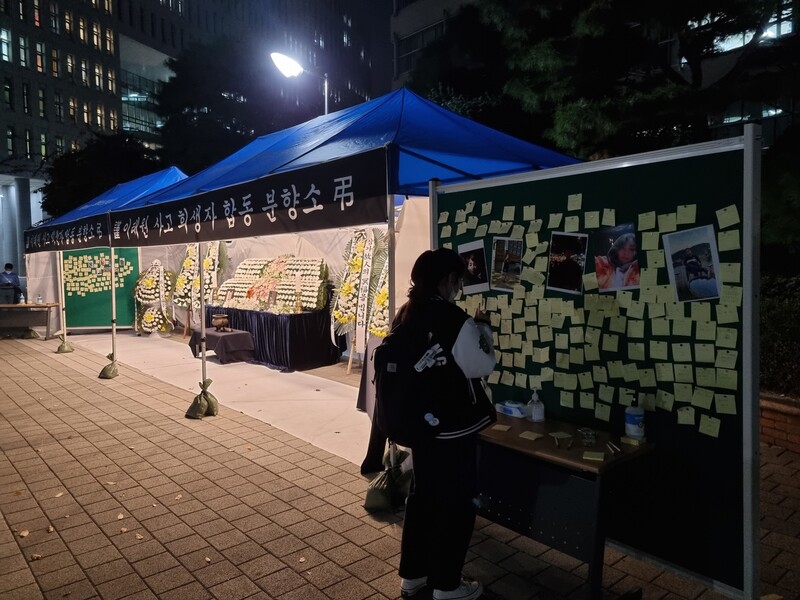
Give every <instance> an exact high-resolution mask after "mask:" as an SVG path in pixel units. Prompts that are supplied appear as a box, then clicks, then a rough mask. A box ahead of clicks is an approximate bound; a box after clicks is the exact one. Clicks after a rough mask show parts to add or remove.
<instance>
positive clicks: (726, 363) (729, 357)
mask: <svg viewBox="0 0 800 600" xmlns="http://www.w3.org/2000/svg"><path fill="white" fill-rule="evenodd" d="M738 358H739V352H737V351H736V350H725V349H724V348H723V349H720V351H719V352H717V356H716V360H715V361H714V366H715V367H719V368H720V369H735V368H736V361H737V360H738Z"/></svg>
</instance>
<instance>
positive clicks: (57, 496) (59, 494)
mask: <svg viewBox="0 0 800 600" xmlns="http://www.w3.org/2000/svg"><path fill="white" fill-rule="evenodd" d="M63 495H64V492H58V493H57V494H56V498H61V496H63Z"/></svg>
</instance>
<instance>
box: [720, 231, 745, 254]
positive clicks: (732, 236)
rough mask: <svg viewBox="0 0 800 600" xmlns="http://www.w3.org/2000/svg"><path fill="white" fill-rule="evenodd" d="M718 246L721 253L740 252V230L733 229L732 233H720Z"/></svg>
mask: <svg viewBox="0 0 800 600" xmlns="http://www.w3.org/2000/svg"><path fill="white" fill-rule="evenodd" d="M717 246H718V247H719V251H720V252H726V251H728V250H738V249H739V248H741V244H740V243H739V230H738V229H732V230H731V231H720V232H719V233H718V234H717Z"/></svg>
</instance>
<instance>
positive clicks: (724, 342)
mask: <svg viewBox="0 0 800 600" xmlns="http://www.w3.org/2000/svg"><path fill="white" fill-rule="evenodd" d="M738 337H739V334H738V331H737V330H736V329H734V328H733V327H717V346H719V347H720V348H736V341H737V338H738Z"/></svg>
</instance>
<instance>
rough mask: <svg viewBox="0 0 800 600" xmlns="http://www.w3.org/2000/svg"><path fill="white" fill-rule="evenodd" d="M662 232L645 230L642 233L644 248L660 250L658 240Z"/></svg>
mask: <svg viewBox="0 0 800 600" xmlns="http://www.w3.org/2000/svg"><path fill="white" fill-rule="evenodd" d="M660 239H661V234H660V233H659V232H657V231H645V232H643V233H642V250H658V242H659V240H660Z"/></svg>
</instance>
